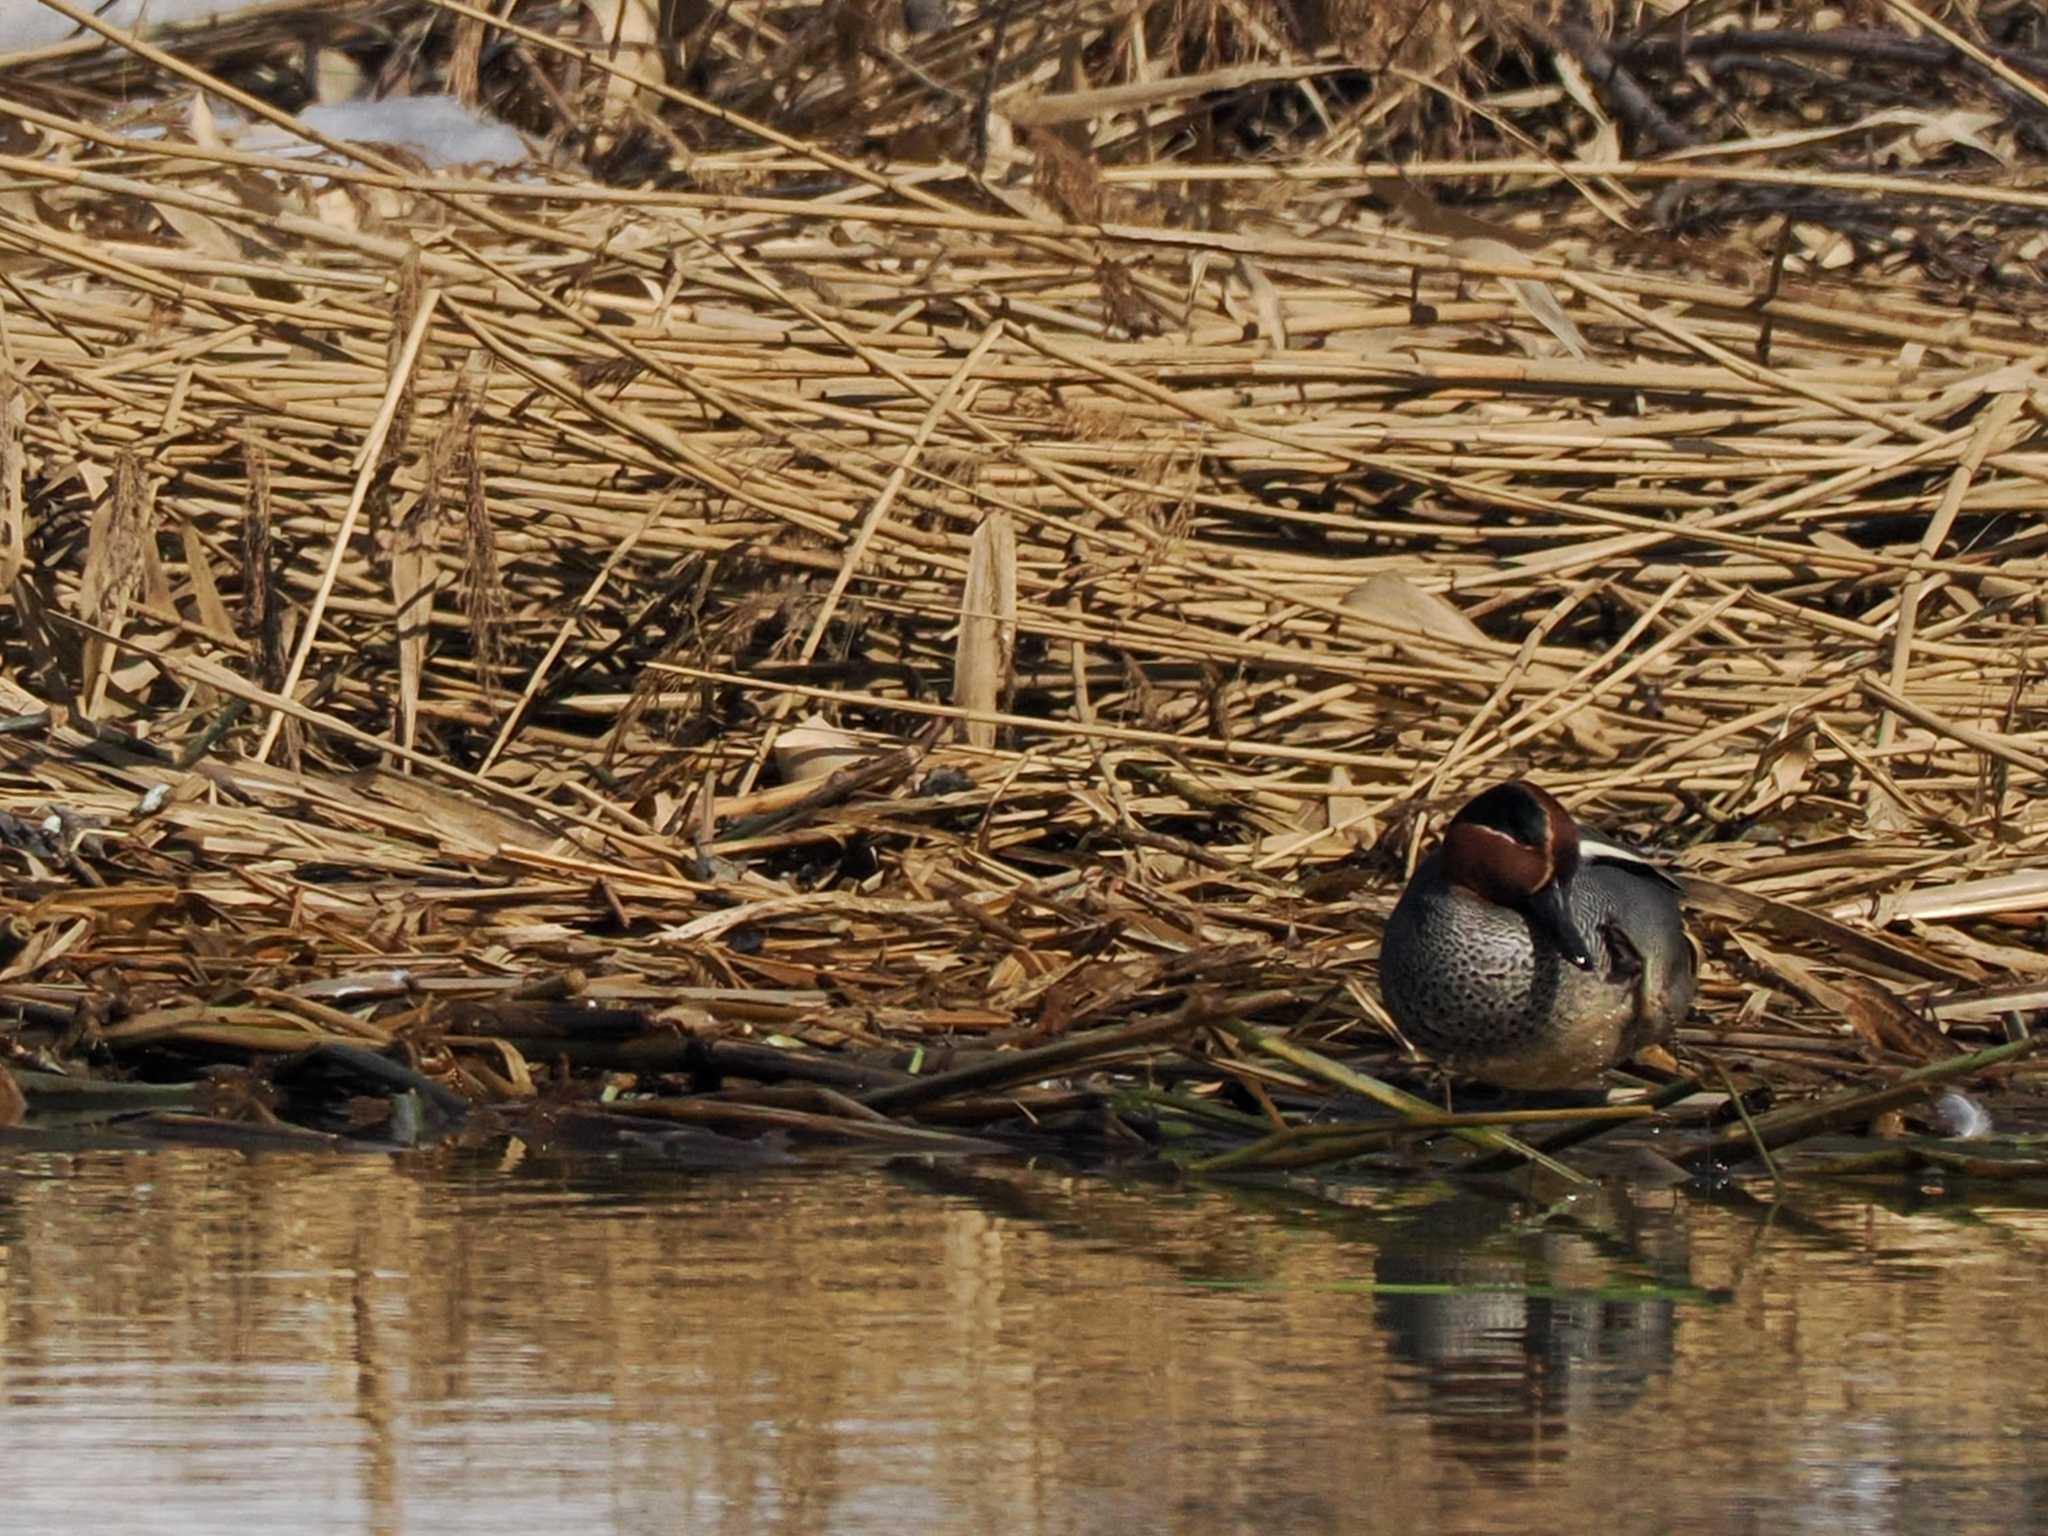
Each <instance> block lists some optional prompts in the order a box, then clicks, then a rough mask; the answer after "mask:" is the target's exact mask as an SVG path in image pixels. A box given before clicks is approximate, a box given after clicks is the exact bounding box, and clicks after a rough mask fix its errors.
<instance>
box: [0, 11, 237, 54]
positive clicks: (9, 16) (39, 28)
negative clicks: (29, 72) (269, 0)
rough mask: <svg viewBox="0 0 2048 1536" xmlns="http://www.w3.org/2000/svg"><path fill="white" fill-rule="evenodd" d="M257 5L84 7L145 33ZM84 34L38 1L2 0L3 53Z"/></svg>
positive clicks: (0, 38) (0, 32) (0, 31)
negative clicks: (172, 24) (175, 23)
mask: <svg viewBox="0 0 2048 1536" xmlns="http://www.w3.org/2000/svg"><path fill="white" fill-rule="evenodd" d="M256 8H257V7H256V5H255V4H254V3H252V0H107V3H105V4H102V5H98V6H81V7H80V9H81V10H86V9H89V10H92V11H93V12H94V14H95V15H97V16H98V17H99V19H100V20H102V21H104V22H106V23H107V25H109V26H112V27H120V28H123V29H124V30H126V31H130V32H133V31H136V30H140V31H142V32H145V33H147V32H151V31H153V30H155V29H156V28H158V27H161V26H166V25H169V24H171V23H173V22H181V21H209V20H211V19H212V18H214V17H216V16H233V15H236V14H237V13H239V12H242V11H252V10H255V9H256ZM82 33H84V28H82V27H77V26H74V25H73V24H72V23H71V21H70V20H69V19H68V18H66V17H64V16H60V15H59V14H58V13H57V12H55V11H53V10H51V9H49V8H48V7H47V6H44V5H40V4H38V3H37V0H4V3H0V53H26V52H28V51H30V50H31V49H36V48H48V47H49V46H51V45H52V44H53V43H62V42H67V41H69V40H70V39H71V38H73V37H76V36H79V35H81V34H82ZM86 35H90V34H86Z"/></svg>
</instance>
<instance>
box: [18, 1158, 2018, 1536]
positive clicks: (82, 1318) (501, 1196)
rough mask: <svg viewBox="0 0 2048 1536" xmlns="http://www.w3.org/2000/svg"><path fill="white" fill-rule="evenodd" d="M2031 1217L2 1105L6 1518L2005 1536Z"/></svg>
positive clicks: (1856, 1199)
mask: <svg viewBox="0 0 2048 1536" xmlns="http://www.w3.org/2000/svg"><path fill="white" fill-rule="evenodd" d="M1765 1193H1766V1194H1767V1193H1768V1191H1767V1189H1766V1190H1765ZM2044 1242H2048V1210H2044V1209H2043V1208H2041V1207H2039V1206H2036V1205H2031V1204H2024V1203H2020V1202H2019V1201H2018V1199H2017V1198H2016V1197H2007V1198H2006V1199H2005V1201H2004V1202H2003V1203H1995V1204H1985V1203H1982V1202H1980V1203H1979V1204H1977V1205H1976V1206H1975V1207H1973V1208H1970V1209H1964V1208H1962V1207H1960V1206H1957V1205H1949V1204H1943V1203H1940V1202H1939V1201H1936V1200H1934V1199H1933V1198H1932V1197H1927V1196H1916V1195H1914V1194H1912V1193H1911V1192H1909V1191H1908V1190H1906V1189H1905V1188H1904V1187H1902V1186H1887V1187H1885V1188H1883V1189H1874V1190H1850V1189H1846V1188H1844V1187H1840V1186H1835V1187H1822V1186H1801V1187H1798V1188H1795V1190H1794V1192H1793V1194H1792V1196H1791V1201H1790V1203H1788V1205H1787V1207H1786V1208H1785V1209H1782V1210H1780V1211H1778V1212H1777V1213H1776V1214H1775V1216H1773V1215H1772V1214H1771V1213H1770V1211H1769V1210H1768V1208H1767V1207H1766V1206H1764V1205H1760V1204H1757V1203H1755V1202H1753V1201H1751V1200H1749V1199H1746V1198H1736V1199H1732V1200H1725V1201H1721V1202H1716V1203H1703V1202H1699V1201H1696V1200H1692V1199H1689V1198H1687V1197H1685V1196H1682V1195H1678V1194H1673V1193H1668V1192H1660V1193H1637V1194H1633V1195H1626V1196H1624V1195H1617V1194H1612V1193H1610V1194H1608V1195H1605V1196H1602V1197H1600V1198H1598V1199H1597V1200H1593V1201H1588V1202H1586V1203H1585V1204H1584V1206H1583V1208H1580V1209H1574V1210H1571V1211H1568V1212H1565V1213H1561V1214H1553V1215H1552V1217H1551V1218H1550V1219H1549V1220H1548V1221H1547V1222H1540V1223H1539V1222H1536V1221H1534V1220H1532V1218H1531V1213H1529V1212H1527V1211H1523V1210H1518V1209H1516V1208H1514V1207H1512V1206H1510V1205H1507V1204H1504V1203H1500V1202H1497V1201H1494V1200H1490V1199H1487V1198H1484V1197H1480V1196H1476V1195H1471V1194H1463V1195H1460V1194H1456V1193H1453V1192H1451V1191H1447V1190H1444V1189H1441V1188H1429V1189H1422V1188H1417V1187H1414V1186H1408V1187H1402V1188H1387V1189H1373V1188H1355V1187H1354V1188H1352V1189H1350V1190H1348V1191H1346V1192H1345V1193H1344V1194H1343V1196H1342V1199H1341V1201H1339V1200H1336V1199H1329V1200H1317V1199H1313V1198H1310V1197H1308V1196H1305V1195H1300V1194H1294V1193H1284V1192H1278V1191H1274V1190H1270V1189H1256V1190H1247V1189H1229V1188H1193V1189H1178V1190H1175V1189H1167V1188H1162V1187H1160V1186H1157V1185H1149V1184H1146V1185H1133V1184H1120V1183H1117V1182H1115V1181H1112V1180H1106V1179H1103V1178H1101V1177H1097V1176H1090V1175H1077V1174H1073V1173H1069V1172H1062V1171H1059V1170H1052V1169H1038V1168H1030V1167H1024V1166H1020V1165H1016V1164H1005V1163H1000V1162H983V1163H973V1164H959V1163H954V1164H947V1165H941V1166H926V1165H916V1166H908V1165H902V1164H897V1165H888V1166H862V1167H851V1168H849V1167H846V1166H844V1165H810V1166H798V1167H793V1168H776V1169H772V1170H765V1171H759V1172H738V1173H736V1172H721V1173H690V1172H686V1171H681V1170H678V1169H675V1168H671V1167H664V1166H661V1165H659V1164H655V1163H651V1162H650V1163H642V1164H635V1163H630V1162H621V1161H617V1160H599V1159H591V1160H587V1161H582V1162H575V1161H559V1160H548V1159H542V1158H534V1157H528V1158H524V1159H522V1158H520V1157H519V1156H517V1155H516V1154H492V1155H489V1156H483V1155H479V1154H477V1153H474V1152H470V1153H457V1152H450V1153H442V1154H436V1155H433V1156H429V1157H422V1158H419V1159H416V1160H412V1161H386V1160H382V1159H379V1158H370V1157H362V1158H348V1159H333V1158H327V1157H301V1156H297V1155H267V1156H258V1157H249V1156H245V1155H239V1154H234V1153H225V1152H215V1151H203V1150H166V1151H155V1152H147V1153H117V1152H89V1153H67V1154H63V1155H54V1154H47V1153H22V1152H19V1151H15V1152H10V1153H8V1154H6V1156H5V1159H4V1161H0V1455H4V1458H5V1463H6V1467H7V1485H8V1493H7V1495H6V1501H5V1516H4V1528H5V1529H6V1531H8V1532H9V1533H22V1536H26V1533H36V1532H60V1531H73V1530H86V1529H99V1528H102V1527H105V1528H108V1529H119V1530H122V1531H124V1532H129V1533H135V1532H180V1533H186V1532H214V1531H219V1532H234V1533H237V1536H243V1533H248V1532H251V1531H254V1530H259V1529H260V1530H266V1531H268V1530H278V1531H293V1532H319V1533H330V1532H374V1533H397V1532H432V1533H436V1536H439V1533H444V1532H466V1531H476V1532H492V1533H520V1532H550V1533H552V1532H558V1531H561V1532H569V1531H574V1532H579V1533H580V1532H599V1531H622V1532H661V1533H668V1532H677V1531H688V1532H747V1533H754V1532H765V1533H784V1532H787V1533H791V1536H797V1533H804V1536H811V1533H821V1532H823V1533H837V1532H869V1531H872V1532H892V1533H893V1532H899V1531H910V1532H976V1533H979V1532H1002V1533H1008V1532H1033V1533H1036V1532H1046V1533H1054V1532H1113V1533H1117V1536H1131V1533H1138V1532H1149V1531H1186V1532H1228V1531H1246V1532H1259V1533H1261V1536H1267V1533H1274V1532H1295V1531H1344V1532H1380V1531H1386V1532H1402V1533H1408V1532H1412V1531H1415V1530H1418V1529H1427V1528H1432V1527H1436V1528H1441V1529H1444V1530H1447V1531H1458V1532H1481V1531H1501V1532H1516V1533H1540V1532H1545V1531H1559V1530H1580V1529H1591V1528H1599V1529H1603V1530H1608V1531H1618V1532H1633V1531H1643V1532H1653V1531H1655V1532H1664V1531H1668V1532H1680V1531H1686V1532H1690V1531H1700V1532H1722V1531H1730V1532H1743V1531H1756V1532H1773V1533H1776V1532H1785V1531H1794V1532H1804V1531H1812V1532H1831V1533H1837V1532H1899V1533H1914V1532H1926V1531H1940V1532H1945V1533H1964V1532H1997V1533H2001V1536H2003V1533H2007V1532H2016V1531H2028V1530H2036V1529H2044V1528H2048V1477H2044V1473H2043V1472H2042V1471H2041V1470H2037V1469H2039V1468H2043V1467H2048V1455H2044V1452H2048V1371H2044V1370H2043V1364H2044V1360H2043V1355H2044V1349H2048V1345H2044V1341H2048V1285H2044V1283H2043V1282H2044V1277H2048V1271H2044V1268H2043V1265H2042V1256H2043V1247H2044Z"/></svg>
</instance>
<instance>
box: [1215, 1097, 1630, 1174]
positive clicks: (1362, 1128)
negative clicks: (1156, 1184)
mask: <svg viewBox="0 0 2048 1536" xmlns="http://www.w3.org/2000/svg"><path fill="white" fill-rule="evenodd" d="M1655 1115H1656V1111H1655V1110H1654V1109H1651V1108H1650V1107H1648V1106H1647V1105H1641V1104H1609V1105H1599V1106H1589V1107H1588V1108H1585V1109H1505V1110H1499V1111H1496V1112H1494V1113H1492V1114H1451V1113H1445V1112H1437V1113H1434V1114H1424V1113H1421V1112H1417V1113H1415V1114H1410V1115H1403V1116H1402V1117H1401V1118H1400V1119H1399V1120H1398V1121H1386V1122H1381V1123H1379V1124H1374V1123H1372V1122H1370V1121H1363V1122H1361V1121H1351V1122H1348V1123H1345V1124H1342V1125H1290V1126H1288V1127H1287V1128H1286V1129H1285V1130H1281V1131H1275V1132H1273V1133H1272V1134H1271V1135H1269V1136H1263V1137H1261V1138H1260V1139H1259V1140H1257V1141H1255V1142H1253V1143H1251V1144H1250V1145H1249V1146H1243V1147H1233V1148H1231V1149H1230V1150H1229V1151H1227V1152H1219V1153H1217V1154H1216V1155H1215V1156H1213V1157H1208V1158H1204V1159H1202V1160H1201V1161H1199V1162H1194V1163H1190V1164H1188V1172H1189V1173H1222V1172H1224V1171H1226V1170H1229V1169H1233V1168H1235V1169H1249V1168H1268V1167H1270V1168H1283V1167H1300V1166H1303V1163H1302V1162H1300V1161H1295V1160H1292V1159H1284V1158H1275V1157H1274V1156H1273V1154H1274V1153H1277V1152H1294V1153H1305V1154H1308V1155H1309V1157H1310V1159H1312V1160H1313V1161H1315V1162H1326V1161H1327V1162H1336V1161H1341V1160H1342V1159H1343V1158H1345V1157H1349V1156H1351V1155H1352V1152H1351V1151H1350V1150H1349V1148H1350V1144H1351V1143H1353V1142H1357V1143H1359V1144H1360V1145H1361V1148H1363V1147H1365V1146H1367V1145H1385V1144H1386V1143H1387V1142H1388V1141H1389V1140H1391V1139H1392V1138H1393V1137H1395V1136H1397V1135H1407V1134H1411V1133H1433V1132H1437V1131H1452V1130H1462V1129H1467V1128H1470V1127H1482V1128H1484V1127H1498V1126H1503V1125H1555V1124H1557V1123H1559V1122H1561V1121H1578V1120H1598V1121H1603V1122H1618V1121H1624V1120H1645V1119H1651V1118H1654V1116H1655ZM1339 1149H1342V1150H1339Z"/></svg>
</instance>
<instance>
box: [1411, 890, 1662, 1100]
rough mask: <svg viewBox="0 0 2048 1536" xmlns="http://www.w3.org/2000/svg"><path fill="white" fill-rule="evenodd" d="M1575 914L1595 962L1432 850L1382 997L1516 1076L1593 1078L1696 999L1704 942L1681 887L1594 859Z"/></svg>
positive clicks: (1486, 1070)
mask: <svg viewBox="0 0 2048 1536" xmlns="http://www.w3.org/2000/svg"><path fill="white" fill-rule="evenodd" d="M1567 898H1568V901H1569V905H1570V907H1571V912H1572V917H1573V919H1574V921H1575V922H1576V923H1577V924H1578V926H1579V930H1580V932H1581V933H1582V934H1583V935H1584V937H1585V939H1586V941H1587V943H1588V945H1589V946H1590V947H1591V949H1592V952H1593V958H1594V965H1593V969H1591V970H1590V971H1582V970H1580V969H1579V968H1578V967H1577V966H1574V965H1572V964H1571V963H1570V962H1569V961H1567V960H1566V959H1565V958H1564V957H1563V956H1562V955H1560V954H1558V953H1557V951H1556V950H1555V949H1554V948H1552V947H1551V946H1550V945H1549V944H1548V943H1547V942H1542V941H1539V940H1538V938H1537V936H1536V935H1535V933H1534V932H1533V931H1532V930H1531V928H1530V926H1529V922H1528V919H1526V918H1525V917H1523V916H1522V915H1521V914H1520V913H1519V912H1516V911H1514V910H1512V909H1511V908H1507V907H1501V906H1496V905H1495V904H1493V903H1492V902H1489V901H1485V900H1483V899H1481V898H1480V897H1478V896H1475V895H1473V894H1472V893H1471V892H1469V891H1466V890H1463V889H1460V888H1458V887H1455V886H1453V885H1451V884H1450V883H1449V882H1448V881H1447V880H1445V879H1444V877H1443V871H1442V863H1441V857H1440V855H1439V854H1434V853H1433V854H1431V855H1430V856H1429V857H1428V858H1427V859H1425V860H1423V862H1422V864H1421V865H1420V867H1418V868H1417V870H1416V872H1415V878H1414V879H1412V880H1411V881H1409V883H1408V888H1407V890H1406V891H1404V892H1403V893H1402V895H1401V900H1400V902H1399V903H1398V904H1397V905H1396V906H1395V908H1394V913H1393V916H1392V917H1391V918H1390V919H1388V922H1387V933H1386V942H1385V946H1384V948H1383V949H1382V950H1381V953H1380V995H1381V997H1382V998H1383V999H1384V1000H1385V1002H1386V1005H1387V1011H1388V1012H1389V1013H1390V1014H1392V1015H1393V1017H1394V1022H1395V1023H1396V1024H1398V1025H1399V1026H1400V1028H1401V1032H1402V1033H1403V1034H1405V1035H1406V1036H1407V1037H1408V1038H1409V1039H1410V1040H1412V1041H1414V1043H1415V1044H1416V1045H1418V1046H1420V1047H1421V1048H1422V1049H1423V1050H1425V1051H1427V1052H1429V1053H1430V1054H1431V1055H1432V1056H1436V1057H1438V1058H1439V1059H1442V1060H1444V1061H1446V1062H1448V1063H1450V1064H1451V1065H1453V1066H1456V1067H1458V1068H1459V1069H1461V1070H1463V1071H1466V1072H1469V1073H1471V1074H1472V1075H1473V1076H1475V1077H1480V1078H1484V1079H1485V1080H1487V1081H1489V1082H1495V1083H1500V1084H1502V1085H1503V1086H1509V1087H1552V1086H1561V1085H1563V1084H1567V1083H1572V1082H1580V1081H1583V1080H1584V1079H1586V1078H1587V1077H1590V1076H1591V1075H1592V1074H1593V1073H1595V1072H1598V1071H1599V1070H1600V1069H1601V1068H1603V1067H1606V1066H1610V1065H1612V1064H1613V1063H1614V1062H1616V1061H1619V1060H1622V1059H1624V1058H1626V1057H1627V1056H1630V1055H1632V1054H1634V1053H1635V1052H1636V1051H1638V1050H1640V1049H1642V1048H1643V1047H1644V1046H1646V1045H1649V1044H1651V1043H1653V1042H1655V1041H1657V1040H1661V1039H1664V1038H1666V1037H1667V1036H1668V1035H1669V1033H1670V1030H1671V1027H1672V1026H1673V1025H1674V1024H1675V1023H1676V1022H1677V1021H1678V1020H1679V1019H1680V1018H1682V1017H1684V1015H1685V1013H1686V1011H1687V1010H1688V1009H1689V1008H1690V1007H1691V1004H1692V987H1693V980H1692V952H1691V949H1690V946H1689V945H1688V944H1687V943H1686V940H1685V934H1684V927H1683V921H1682V919H1681V917H1680V915H1679V910H1678V902H1677V898H1676V896H1675V894H1674V893H1673V892H1672V891H1671V890H1670V889H1669V888H1668V887H1666V886H1665V885H1663V884H1662V883H1661V882H1659V881H1656V880H1655V879H1653V878H1650V877H1647V876H1643V875H1637V874H1631V873H1629V872H1628V871H1627V870H1626V869H1624V868H1620V867H1616V866H1613V865H1608V864H1601V863H1594V864H1589V865H1587V866H1585V867H1584V868H1582V869H1581V870H1580V872H1579V874H1578V875H1577V876H1576V877H1575V878H1574V879H1573V880H1572V882H1571V885H1570V888H1569V890H1568V891H1567Z"/></svg>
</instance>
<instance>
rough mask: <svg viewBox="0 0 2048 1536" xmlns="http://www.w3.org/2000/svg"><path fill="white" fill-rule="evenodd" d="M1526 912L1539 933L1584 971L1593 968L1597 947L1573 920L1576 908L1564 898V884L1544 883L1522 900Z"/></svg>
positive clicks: (1532, 925) (1524, 912)
mask: <svg viewBox="0 0 2048 1536" xmlns="http://www.w3.org/2000/svg"><path fill="white" fill-rule="evenodd" d="M1522 912H1523V914H1524V915H1525V916H1526V917H1527V918H1528V919H1529V925H1530V926H1531V927H1532V928H1534V929H1535V930H1536V932H1537V934H1538V935H1539V936H1540V937H1542V938H1546V939H1548V940H1550V942H1551V943H1552V944H1555V945H1556V946H1557V949H1558V952H1559V953H1560V954H1562V955H1563V956H1564V957H1565V959H1567V960H1569V961H1571V963H1572V964H1573V965H1576V966H1577V967H1578V968H1579V969H1580V970H1582V971H1590V970H1591V969H1592V968H1593V951H1592V949H1591V948H1589V947H1588V946H1587V944H1586V940H1585V938H1584V936H1583V935H1582V934H1580V932H1579V926H1578V924H1577V923H1575V922H1573V921H1572V910H1571V907H1570V906H1569V905H1567V904H1566V902H1565V899H1564V887H1563V886H1561V885H1559V884H1558V883H1557V882H1556V881H1554V880H1553V881H1552V882H1551V883H1550V884H1549V885H1546V886H1544V887H1543V889H1542V890H1540V891H1538V892H1537V893H1536V894H1535V895H1533V896H1531V897H1530V898H1529V899H1528V900H1527V901H1526V902H1524V903H1523V904H1522Z"/></svg>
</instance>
